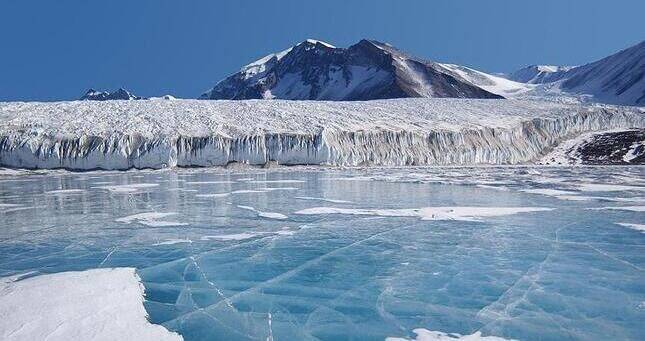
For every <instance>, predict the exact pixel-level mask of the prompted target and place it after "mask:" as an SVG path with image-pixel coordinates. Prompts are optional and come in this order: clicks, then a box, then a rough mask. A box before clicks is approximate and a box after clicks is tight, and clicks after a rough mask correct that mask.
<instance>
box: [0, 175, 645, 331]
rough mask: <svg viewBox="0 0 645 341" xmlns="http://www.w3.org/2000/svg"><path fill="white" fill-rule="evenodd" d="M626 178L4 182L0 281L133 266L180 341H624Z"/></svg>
mask: <svg viewBox="0 0 645 341" xmlns="http://www.w3.org/2000/svg"><path fill="white" fill-rule="evenodd" d="M644 170H645V169H643V168H642V167H633V168H625V167H623V168H617V167H616V168H612V167H590V168H583V167H580V168H572V169H562V168H546V167H544V168H538V167H491V168H487V167H477V168H465V167H457V168H407V169H397V168H391V169H353V170H321V169H307V168H294V169H289V168H287V169H280V170H257V169H249V170H237V171H236V170H227V171H224V170H206V169H178V170H169V171H128V172H87V173H69V172H57V171H53V172H46V173H39V174H37V173H30V172H17V173H15V174H9V173H8V174H5V175H0V226H1V228H0V276H11V275H15V274H23V273H30V275H29V276H37V275H39V274H46V273H56V272H63V271H71V270H87V269H94V268H108V267H136V268H137V271H138V273H139V275H140V276H141V278H142V280H143V283H144V286H145V291H146V301H145V307H146V310H147V312H148V313H149V315H150V320H151V321H152V322H153V323H156V324H161V325H163V326H165V327H166V328H168V329H170V330H173V331H177V332H179V333H180V334H181V335H182V336H183V337H184V339H185V340H247V339H248V340H259V339H262V340H266V339H274V340H308V339H311V340H316V339H319V340H339V339H353V340H383V339H385V338H386V337H403V338H414V337H415V333H414V332H413V330H414V329H417V328H422V329H426V330H429V331H441V332H445V333H458V334H462V335H470V334H474V333H477V332H479V333H481V335H483V336H498V337H502V338H508V339H521V340H583V339H584V340H588V339H632V340H637V339H642V334H643V327H642V321H644V320H645V274H644V268H645V252H644V251H645V234H643V231H642V230H643V224H645V219H644V217H645V215H644V213H643V212H642V211H643V209H644V208H645V178H644V177H643V175H644Z"/></svg>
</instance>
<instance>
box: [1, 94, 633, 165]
mask: <svg viewBox="0 0 645 341" xmlns="http://www.w3.org/2000/svg"><path fill="white" fill-rule="evenodd" d="M375 103H376V104H374V105H375V106H376V105H377V104H379V103H380V104H383V102H381V101H375ZM494 103H503V101H499V102H493V104H486V105H487V106H490V110H493V111H494V110H496V109H495V104H494ZM395 104H396V103H395ZM253 105H257V104H253ZM335 105H336V104H335ZM363 105H365V104H363ZM387 105H391V104H389V103H388V104H387ZM499 105H501V106H504V105H507V104H499ZM5 109H6V108H5ZM126 109H127V108H126ZM291 109H293V108H291ZM354 109H356V108H352V110H354ZM387 109H388V108H387V107H386V108H385V109H383V108H378V110H386V111H387ZM485 109H486V108H485V107H484V108H483V109H482V110H485ZM520 109H521V108H520ZM560 109H561V108H560ZM365 110H366V113H367V115H366V116H365V120H366V121H365V123H366V124H365V125H364V126H365V127H366V128H365V129H362V128H361V125H360V124H356V122H355V121H354V122H353V123H354V124H353V125H347V126H346V127H343V124H340V123H338V122H336V123H334V124H327V125H325V122H326V118H327V117H323V118H321V119H320V124H317V125H315V126H312V127H311V128H310V129H303V128H302V127H301V126H300V125H299V124H300V123H299V122H297V121H290V120H297V119H298V118H297V117H296V118H291V117H287V118H285V119H284V121H285V122H286V123H285V124H286V125H287V126H286V127H285V126H281V127H280V129H276V128H275V127H272V126H267V127H266V129H241V128H240V129H237V130H235V133H232V131H233V130H232V129H228V130H222V129H220V130H215V129H211V130H210V131H208V132H206V133H204V131H201V130H195V131H197V132H199V133H196V132H195V131H193V132H191V131H186V129H177V130H176V131H173V130H172V129H171V128H172V127H170V128H168V129H165V128H164V129H162V131H159V132H155V133H154V134H149V133H148V134H147V133H146V131H145V129H144V128H145V127H144V126H142V127H140V128H141V129H138V130H139V131H137V129H132V127H130V126H128V125H124V126H123V127H119V126H118V124H116V123H115V127H113V129H112V130H110V129H105V128H102V129H101V130H100V131H96V130H95V131H91V129H90V130H89V131H87V129H83V127H78V128H77V130H78V131H69V132H68V133H66V134H63V133H61V129H54V128H57V127H58V126H56V125H55V124H49V126H46V127H43V125H42V124H41V123H42V122H40V123H34V122H32V121H29V122H31V124H32V126H31V128H30V127H29V124H25V119H24V117H22V116H21V117H18V118H20V119H21V120H18V121H17V122H20V124H19V125H5V126H4V127H3V129H2V130H0V166H5V167H22V168H66V169H73V170H88V169H129V168H165V167H175V166H182V167H183V166H225V165H227V164H229V163H233V162H238V163H244V164H250V165H264V164H267V163H270V162H276V163H277V164H280V165H332V166H369V165H385V166H404V165H465V164H518V163H530V162H532V161H534V160H536V159H538V158H539V157H540V156H542V155H544V154H545V153H546V152H548V151H549V150H550V149H552V148H553V147H554V146H555V145H557V144H558V143H559V142H560V141H562V140H564V139H567V138H571V137H575V136H577V135H579V134H581V133H584V132H589V131H599V130H607V129H616V128H632V127H644V126H645V118H644V116H645V115H643V113H642V111H640V110H628V109H625V108H620V107H602V108H599V107H593V108H579V107H577V108H572V109H571V110H564V111H558V113H557V114H550V115H544V114H542V113H540V112H539V110H536V112H535V114H532V113H530V112H528V113H524V114H523V115H522V116H521V117H512V115H511V116H509V114H508V113H505V114H504V115H503V116H504V118H505V120H504V122H505V123H504V124H500V123H499V122H498V121H495V120H491V121H490V122H489V123H486V122H483V123H482V121H477V122H476V123H477V124H473V119H470V121H469V120H468V119H464V122H463V125H459V124H457V125H454V124H452V125H451V126H449V127H447V126H446V125H445V124H442V123H445V122H441V118H436V117H434V116H433V117H431V118H429V116H428V115H425V116H424V115H420V116H419V120H421V119H423V122H422V124H421V123H418V122H417V123H418V124H416V125H415V121H414V120H413V119H411V118H410V117H409V116H405V117H404V118H401V122H398V123H399V124H389V125H382V126H379V125H375V124H374V120H373V119H374V118H373V117H370V116H369V113H370V112H372V111H377V109H376V108H374V110H370V107H369V105H368V106H367V107H366V108H365ZM126 111H127V110H126ZM270 111H271V113H272V114H274V113H275V112H276V111H277V112H278V113H279V111H280V107H279V106H278V107H277V108H271V109H270ZM547 111H548V110H547ZM259 112H261V111H259ZM5 113H6V111H5ZM340 114H342V113H340ZM406 114H408V115H409V113H408V112H406ZM471 114H472V113H471ZM511 114H512V113H511ZM125 115H127V113H126V114H125ZM132 115H135V114H132ZM500 115H502V114H500ZM9 116H12V115H9ZM19 116H20V115H19ZM242 116H243V115H242ZM377 116H378V114H377ZM402 116H404V115H402ZM471 116H473V115H470V116H464V117H471ZM492 116H494V113H493V114H492ZM531 116H534V117H533V118H531ZM12 118H16V116H15V115H13V116H12ZM254 118H257V117H254ZM354 118H355V119H356V117H354ZM96 119H97V118H95V117H94V118H92V119H91V120H96ZM104 119H105V120H108V121H109V120H110V117H105V118H104ZM308 119H311V117H309V118H308ZM433 119H436V120H437V121H436V122H434V124H433V121H432V120H433ZM249 120H250V118H249ZM303 120H304V119H303ZM358 120H359V123H360V118H359V119H358ZM27 121H28V120H27ZM14 123H15V122H14ZM341 123H342V122H341ZM390 123H392V122H390ZM218 124H219V123H218ZM236 124H244V119H242V120H241V122H237V121H236ZM254 124H258V123H257V122H256V123H254ZM289 124H293V126H294V129H293V132H289V129H288V128H289V126H288V125H289ZM34 126H37V127H38V128H34ZM107 126H108V127H109V124H108V125H107ZM126 126H127V127H128V129H125V127H126ZM433 126H436V127H437V128H433ZM66 129H68V130H69V128H66ZM272 130H273V131H272ZM79 131H80V132H79Z"/></svg>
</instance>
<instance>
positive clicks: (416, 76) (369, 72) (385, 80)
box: [199, 39, 503, 101]
mask: <svg viewBox="0 0 645 341" xmlns="http://www.w3.org/2000/svg"><path fill="white" fill-rule="evenodd" d="M491 77H494V76H491ZM497 78H499V77H497ZM401 97H458V98H503V95H499V94H496V93H493V92H492V91H488V90H486V89H484V88H482V87H480V86H477V85H476V84H473V82H471V81H469V80H468V79H466V78H464V77H463V75H462V74H461V73H459V72H456V71H455V70H452V69H451V68H449V67H446V66H445V65H442V64H439V63H435V62H431V61H426V60H423V59H420V58H416V57H412V56H410V55H407V54H405V53H403V52H401V51H399V50H397V49H396V48H394V47H392V46H391V45H388V44H384V43H381V42H378V41H374V40H361V41H360V42H358V43H357V44H355V45H352V46H350V47H348V48H338V47H335V46H333V45H331V44H328V43H325V42H321V41H317V40H311V39H308V40H305V41H303V42H302V43H299V44H297V45H295V46H293V47H291V48H289V49H287V50H284V51H282V52H279V53H274V54H270V55H268V56H266V57H264V58H261V59H259V60H257V61H255V62H253V63H251V64H248V65H246V66H244V67H243V68H242V69H241V70H240V71H239V72H237V73H235V74H233V75H231V76H229V77H227V78H226V79H224V80H222V81H220V82H219V83H217V84H216V85H215V87H214V88H212V89H211V90H209V91H208V92H206V93H204V94H202V95H201V96H200V97H199V98H200V99H234V100H241V99H273V98H276V99H291V100H305V99H309V100H346V101H347V100H348V101H354V100H372V99H386V98H401Z"/></svg>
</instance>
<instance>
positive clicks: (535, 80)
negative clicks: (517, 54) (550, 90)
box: [508, 65, 574, 84]
mask: <svg viewBox="0 0 645 341" xmlns="http://www.w3.org/2000/svg"><path fill="white" fill-rule="evenodd" d="M573 68H574V67H573V66H556V65H530V66H527V67H525V68H522V69H519V70H517V71H515V72H513V73H512V74H510V75H509V76H508V79H510V80H512V81H515V82H520V83H528V84H543V83H551V82H555V81H558V80H560V79H562V77H563V76H564V75H565V74H566V73H567V71H569V70H571V69H573Z"/></svg>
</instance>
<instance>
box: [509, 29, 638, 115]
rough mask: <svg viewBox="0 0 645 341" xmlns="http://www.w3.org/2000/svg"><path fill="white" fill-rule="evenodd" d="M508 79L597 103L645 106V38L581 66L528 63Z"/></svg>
mask: <svg viewBox="0 0 645 341" xmlns="http://www.w3.org/2000/svg"><path fill="white" fill-rule="evenodd" d="M509 78H510V79H512V80H516V81H523V82H526V83H542V84H545V85H546V87H545V89H548V90H547V91H551V92H554V91H555V92H562V93H565V94H572V95H576V96H581V97H589V98H590V99H591V100H593V101H596V102H603V103H609V104H621V105H637V106H641V105H645V41H642V42H640V43H638V44H636V45H634V46H632V47H629V48H627V49H624V50H622V51H619V52H617V53H615V54H612V55H610V56H608V57H606V58H603V59H601V60H598V61H595V62H593V63H589V64H585V65H582V66H577V67H545V66H529V67H527V68H524V69H521V70H518V71H517V72H514V73H513V74H512V75H511V76H510V77H509Z"/></svg>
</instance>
